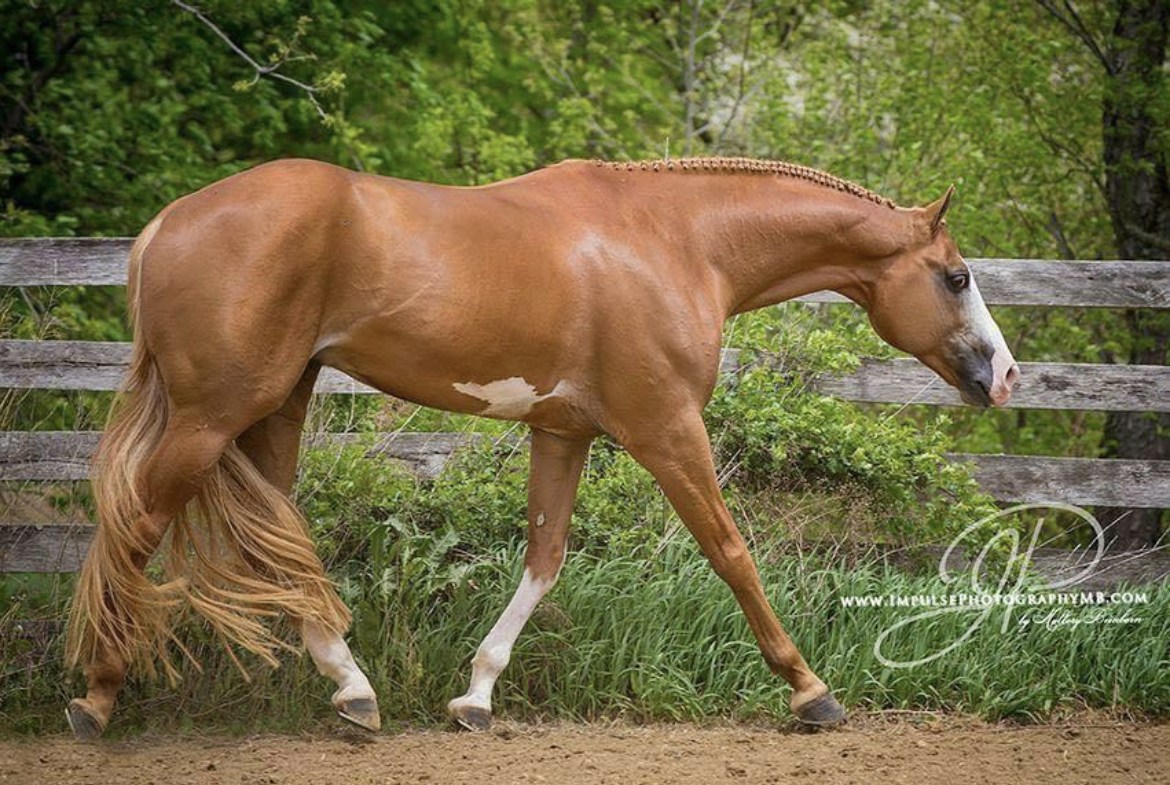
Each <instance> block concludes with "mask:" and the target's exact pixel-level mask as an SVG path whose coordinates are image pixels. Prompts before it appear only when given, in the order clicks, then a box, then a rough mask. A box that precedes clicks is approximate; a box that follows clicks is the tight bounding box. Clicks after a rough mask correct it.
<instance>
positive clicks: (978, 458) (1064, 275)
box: [0, 238, 1170, 572]
mask: <svg viewBox="0 0 1170 785" xmlns="http://www.w3.org/2000/svg"><path fill="white" fill-rule="evenodd" d="M130 242H131V241H130V240H128V239H94V238H80V239H35V240H0V286H97V285H122V284H124V282H125V264H126V261H125V260H126V256H127V253H128V251H129V246H130ZM969 261H970V264H971V266H972V268H973V269H974V270H975V274H976V277H977V278H978V280H979V286H980V290H981V291H982V292H983V296H984V299H985V300H986V301H987V302H988V303H989V304H991V305H1008V306H1044V307H1077V308H1154V309H1167V308H1170V262H1128V261H1106V262H1097V261H1093V262H1085V261H1044V260H1009V259H972V260H969ZM800 299H801V300H802V301H804V302H811V303H835V302H847V301H845V300H844V299H843V298H841V297H840V296H838V295H836V294H833V293H831V292H818V293H816V294H813V295H809V296H807V297H803V298H800ZM129 357H130V345H129V344H127V343H113V342H87V341H14V340H8V341H0V388H5V389H15V390H31V389H40V390H86V391H108V390H114V389H116V388H117V386H118V384H119V383H120V381H121V377H122V374H123V372H124V369H125V367H126V365H127V363H128V361H129ZM723 366H724V369H725V370H733V369H735V368H737V367H738V366H739V358H738V356H737V355H736V353H735V352H734V351H731V350H728V351H725V352H724V357H723ZM1021 368H1022V372H1023V383H1022V385H1021V386H1020V388H1019V389H1018V390H1017V392H1016V393H1015V395H1013V397H1012V401H1011V407H1013V408H1027V409H1066V410H1093V411H1149V412H1168V411H1170V368H1167V367H1164V366H1146V365H1140V366H1138V365H1108V364H1081V363H1055V362H1039V363H1022V364H1021ZM815 384H816V387H817V389H818V390H820V391H821V392H823V393H825V394H828V395H835V396H838V397H841V398H845V399H848V400H852V401H858V402H868V403H915V404H927V405H935V406H939V405H941V406H951V405H958V404H959V399H958V395H957V394H956V393H955V392H954V391H953V390H951V389H950V388H949V387H947V386H946V385H945V384H943V383H942V382H941V381H939V380H938V379H937V377H935V376H934V374H933V373H932V372H931V371H929V370H928V369H926V368H925V367H923V366H922V365H920V364H919V363H918V362H917V361H915V360H911V359H897V360H892V361H868V362H866V363H864V364H863V365H862V367H861V368H859V369H858V370H857V371H856V372H854V373H852V374H849V375H845V376H836V377H825V378H821V379H818V380H816V382H815ZM317 392H318V393H339V394H356V395H362V394H369V393H373V392H376V391H374V390H372V389H371V388H369V387H366V386H365V385H363V384H361V383H359V382H356V381H354V380H352V379H350V378H349V377H347V376H345V375H344V374H341V373H339V372H336V371H333V370H332V369H326V370H325V372H323V373H322V375H321V378H320V380H319V381H318V384H317ZM97 438H98V434H96V433H84V432H83V433H73V432H70V433H57V432H8V433H0V482H68V481H77V480H84V479H86V478H87V476H88V471H89V459H90V456H91V455H92V453H93V450H94V447H95V446H96V444H97ZM307 438H309V439H310V440H311V441H315V442H321V441H334V442H344V441H348V440H352V439H353V438H355V437H353V436H347V435H343V434H315V435H312V436H309V437H307ZM474 438H482V437H475V436H472V435H468V434H409V433H397V434H381V435H379V436H377V437H376V439H375V442H374V444H373V445H372V446H371V448H370V449H371V452H373V453H377V454H380V455H383V456H388V457H391V458H397V459H401V460H405V461H408V462H410V463H411V464H412V465H413V466H414V467H416V469H417V470H418V471H420V472H421V473H423V474H430V475H433V474H435V473H437V472H438V471H440V470H441V468H442V466H443V464H444V462H445V461H446V459H447V457H448V456H449V455H450V454H451V453H452V452H453V451H454V450H456V449H458V448H459V447H460V446H461V445H463V444H466V443H467V442H468V441H469V440H471V439H474ZM950 458H951V459H952V460H956V461H963V462H967V463H970V464H972V465H973V470H974V473H975V476H976V478H977V479H978V481H979V482H980V484H981V485H982V486H983V487H984V489H985V490H987V491H988V493H990V494H991V495H992V496H993V497H995V498H996V499H997V500H999V501H1005V502H1046V501H1061V502H1068V503H1073V504H1081V505H1104V506H1131V507H1170V461H1133V460H1103V459H1088V458H1053V457H1041V456H1026V455H973V454H961V455H952V456H950ZM91 531H92V530H91V529H90V527H89V526H87V525H84V524H51V525H40V526H38V525H35V524H32V523H30V522H28V521H9V522H6V523H0V572H65V571H71V570H75V569H76V568H77V566H78V565H79V563H80V559H81V557H82V556H83V555H84V553H85V549H86V547H87V545H88V542H89V536H90V533H91Z"/></svg>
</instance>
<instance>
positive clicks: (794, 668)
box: [622, 408, 845, 725]
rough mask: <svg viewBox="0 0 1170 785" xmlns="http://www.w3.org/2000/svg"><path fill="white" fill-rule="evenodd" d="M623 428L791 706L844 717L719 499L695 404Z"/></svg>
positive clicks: (803, 713) (818, 718)
mask: <svg viewBox="0 0 1170 785" xmlns="http://www.w3.org/2000/svg"><path fill="white" fill-rule="evenodd" d="M666 410H669V409H666ZM650 419H653V420H659V418H650ZM627 433H628V436H627V437H626V438H624V439H623V440H622V441H623V442H624V443H625V445H624V446H625V447H626V449H628V450H629V451H630V454H631V455H633V457H634V458H635V459H636V460H637V461H638V462H639V463H641V464H642V465H643V466H645V467H646V469H647V470H648V471H649V472H650V473H651V474H652V475H654V478H655V479H656V480H657V481H658V484H659V485H660V486H661V487H662V490H663V492H664V493H665V494H666V497H667V498H668V499H669V500H670V503H671V504H672V505H673V506H674V508H675V510H676V511H677V512H678V514H679V517H680V518H682V521H683V523H684V524H685V525H686V527H687V529H689V530H690V532H691V534H692V535H694V537H695V539H696V540H697V541H698V543H699V546H700V547H701V548H702V549H703V553H704V554H706V556H707V559H708V560H709V561H710V562H711V566H712V567H713V568H714V569H715V572H716V573H718V575H719V577H721V578H722V579H723V580H724V581H725V582H726V583H727V584H728V586H730V587H731V590H732V592H733V593H734V594H735V598H736V600H738V601H739V605H740V607H741V608H742V609H743V612H744V615H746V616H747V620H748V624H749V625H750V626H751V629H752V632H754V633H755V636H756V639H757V640H758V641H759V644H760V649H761V650H762V651H763V654H764V659H765V661H767V663H768V666H769V667H770V668H771V669H772V672H773V673H778V674H780V675H781V676H783V677H784V679H785V680H786V681H787V682H788V683H789V684H790V685H792V690H793V692H792V697H791V698H790V699H789V706H790V707H791V709H792V712H793V713H794V714H795V715H796V717H797V718H798V719H799V720H801V721H802V722H805V723H808V724H811V725H833V724H837V723H839V722H841V721H843V720H844V719H845V711H844V709H842V708H841V705H840V704H839V703H837V701H836V700H835V699H834V698H833V696H832V694H831V693H830V692H829V688H828V687H826V686H825V683H824V682H822V681H821V680H820V679H819V678H817V676H816V674H815V673H813V671H812V669H811V668H809V666H808V664H807V663H806V662H805V661H804V658H803V657H802V656H801V655H800V652H799V651H798V650H797V648H796V645H795V644H793V642H792V639H791V638H789V637H788V634H787V633H786V632H785V631H784V628H783V627H781V626H780V622H779V620H778V619H777V618H776V614H775V613H774V612H773V611H772V608H771V606H770V605H769V604H768V599H767V597H766V596H765V595H764V589H763V586H762V585H761V584H760V576H759V573H758V572H757V571H756V565H755V563H754V562H753V561H752V557H751V554H750V553H749V552H748V549H747V545H746V543H744V540H743V537H742V536H741V535H740V533H739V530H738V529H737V528H736V526H735V522H734V521H733V520H732V519H731V513H729V512H728V511H727V506H726V505H725V504H724V503H723V497H722V494H721V493H720V490H719V482H718V479H717V477H716V473H715V465H714V461H713V460H712V457H711V443H710V440H709V438H708V435H707V429H706V426H705V425H704V424H703V419H702V416H701V413H700V411H699V409H698V408H695V409H693V410H692V411H686V412H685V413H682V414H679V415H678V416H676V417H675V418H673V419H671V420H670V421H668V422H663V421H656V422H650V421H645V422H642V423H638V424H636V425H635V426H634V427H632V428H629V429H627Z"/></svg>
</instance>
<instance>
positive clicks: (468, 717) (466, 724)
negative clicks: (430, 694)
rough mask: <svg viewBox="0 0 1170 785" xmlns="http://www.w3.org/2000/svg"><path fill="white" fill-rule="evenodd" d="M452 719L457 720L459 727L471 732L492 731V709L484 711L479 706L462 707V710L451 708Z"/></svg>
mask: <svg viewBox="0 0 1170 785" xmlns="http://www.w3.org/2000/svg"><path fill="white" fill-rule="evenodd" d="M450 711H451V719H453V720H455V722H456V724H457V725H459V727H461V728H463V729H465V730H470V731H479V730H490V729H491V727H492V712H491V710H490V709H484V708H481V707H479V706H462V707H460V708H451V709H450Z"/></svg>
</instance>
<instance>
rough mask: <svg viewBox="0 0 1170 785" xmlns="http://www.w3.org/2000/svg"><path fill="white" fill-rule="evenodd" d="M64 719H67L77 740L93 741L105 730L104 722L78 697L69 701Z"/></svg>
mask: <svg viewBox="0 0 1170 785" xmlns="http://www.w3.org/2000/svg"><path fill="white" fill-rule="evenodd" d="M65 719H66V720H68V721H69V727H70V728H71V729H72V730H73V735H74V736H75V737H76V738H77V740H78V741H93V740H94V739H97V738H99V737H100V736H101V735H102V733H103V732H105V730H106V724H105V723H104V722H102V721H101V720H100V719H99V718H98V717H97V715H95V714H93V713H92V712H90V710H89V709H87V708H86V707H85V703H84V702H83V701H82V700H81V699H79V698H74V699H73V700H71V701H69V706H68V708H66V709H65Z"/></svg>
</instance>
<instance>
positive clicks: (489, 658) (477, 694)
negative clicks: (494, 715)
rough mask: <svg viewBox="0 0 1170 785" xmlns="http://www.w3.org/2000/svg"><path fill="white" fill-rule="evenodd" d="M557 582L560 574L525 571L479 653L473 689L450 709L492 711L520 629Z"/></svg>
mask: <svg viewBox="0 0 1170 785" xmlns="http://www.w3.org/2000/svg"><path fill="white" fill-rule="evenodd" d="M556 582H557V576H556V575H554V576H553V577H552V578H551V579H547V580H541V579H539V578H533V577H532V574H531V573H530V572H529V571H528V568H527V567H526V568H524V578H523V579H522V580H521V581H520V586H519V587H518V588H517V589H516V593H515V594H514V595H512V600H511V602H509V603H508V607H507V608H505V609H504V612H503V614H501V615H500V618H499V620H498V621H497V622H496V623H495V626H493V627H492V630H491V632H489V633H488V634H487V637H486V638H484V639H483V643H481V644H480V645H479V649H478V650H477V651H476V653H475V659H474V660H472V664H471V688H470V689H469V690H468V691H467V694H465V695H463V696H462V697H459V698H456V699H455V700H453V701H451V703H450V704H448V708H449V709H451V710H455V709H457V708H460V707H463V706H475V707H477V708H481V709H485V710H487V711H489V712H490V711H491V709H492V687H494V686H495V684H496V679H498V678H499V677H500V674H501V673H502V672H503V671H504V668H505V667H506V666H507V665H508V660H509V659H511V657H512V646H513V644H515V643H516V638H517V636H519V635H520V630H521V629H523V628H524V624H525V623H526V622H527V621H528V619H529V617H531V616H532V612H533V611H534V610H536V606H537V604H538V603H539V602H540V599H541V598H542V597H543V596H544V595H545V594H547V593H548V590H549V589H551V588H552V587H553V585H554V584H555V583H556Z"/></svg>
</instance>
